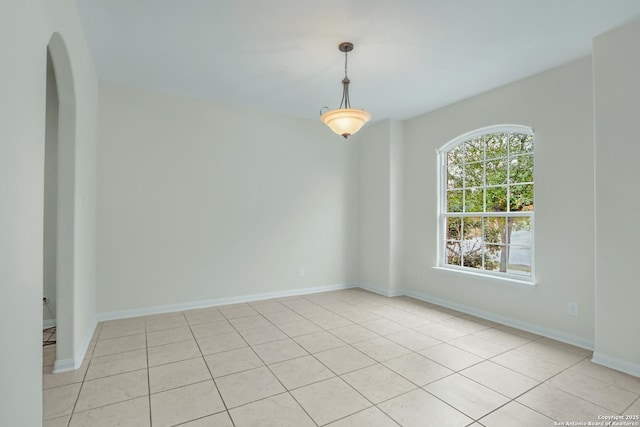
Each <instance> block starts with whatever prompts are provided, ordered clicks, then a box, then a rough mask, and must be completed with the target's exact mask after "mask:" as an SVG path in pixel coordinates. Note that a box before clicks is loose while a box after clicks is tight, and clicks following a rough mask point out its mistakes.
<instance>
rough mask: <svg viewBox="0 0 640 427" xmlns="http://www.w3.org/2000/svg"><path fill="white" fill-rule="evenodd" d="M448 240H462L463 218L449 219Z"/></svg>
mask: <svg viewBox="0 0 640 427" xmlns="http://www.w3.org/2000/svg"><path fill="white" fill-rule="evenodd" d="M447 240H462V218H460V217H449V218H447Z"/></svg>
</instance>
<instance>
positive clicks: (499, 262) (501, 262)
mask: <svg viewBox="0 0 640 427" xmlns="http://www.w3.org/2000/svg"><path fill="white" fill-rule="evenodd" d="M484 268H485V270H489V271H502V272H504V271H507V246H502V245H486V246H485V251H484Z"/></svg>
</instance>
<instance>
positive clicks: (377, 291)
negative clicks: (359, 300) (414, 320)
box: [357, 283, 405, 298]
mask: <svg viewBox="0 0 640 427" xmlns="http://www.w3.org/2000/svg"><path fill="white" fill-rule="evenodd" d="M357 286H358V287H359V288H362V289H364V290H366V291H370V292H373V293H375V294H378V295H382V296H384V297H390V298H391V297H399V296H402V295H405V293H404V291H402V290H393V291H390V290H388V289H382V288H379V287H377V286H373V285H370V284H368V283H359V284H358V285H357Z"/></svg>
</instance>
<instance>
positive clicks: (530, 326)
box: [404, 291, 593, 350]
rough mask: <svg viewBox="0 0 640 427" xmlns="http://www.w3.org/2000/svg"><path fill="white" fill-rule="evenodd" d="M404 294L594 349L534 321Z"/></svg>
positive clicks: (584, 340)
mask: <svg viewBox="0 0 640 427" xmlns="http://www.w3.org/2000/svg"><path fill="white" fill-rule="evenodd" d="M404 295H406V296H408V297H411V298H415V299H419V300H421V301H426V302H430V303H433V304H436V305H440V306H442V307H446V308H450V309H453V310H457V311H461V312H463V313H466V314H471V315H473V316H476V317H480V318H483V319H486V320H491V321H492V322H497V323H500V324H503V325H507V326H511V327H513V328H516V329H521V330H523V331H527V332H531V333H533V334H537V335H542V336H544V337H547V338H552V339H554V340H557V341H562V342H564V343H567V344H571V345H574V346H576V347H580V348H584V349H587V350H593V341H592V340H587V339H585V338H582V337H579V336H576V335H572V334H568V333H566V332H562V331H558V330H556V329H551V328H546V327H544V326H539V325H535V324H533V323H528V322H523V321H521V320H517V319H513V318H511V317H507V316H503V315H501V314H496V313H492V312H489V311H484V310H479V309H477V308H474V307H470V306H468V305H463V304H458V303H455V302H452V301H448V300H444V299H441V298H436V297H432V296H430V295H425V294H422V293H419V292H414V291H405V292H404Z"/></svg>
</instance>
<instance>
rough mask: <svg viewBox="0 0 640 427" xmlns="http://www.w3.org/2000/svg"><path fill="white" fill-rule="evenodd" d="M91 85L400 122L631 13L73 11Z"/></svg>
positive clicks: (609, 1)
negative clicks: (349, 48)
mask: <svg viewBox="0 0 640 427" xmlns="http://www.w3.org/2000/svg"><path fill="white" fill-rule="evenodd" d="M77 3H78V8H79V11H80V15H81V19H82V22H83V26H84V30H85V33H86V37H87V40H88V44H89V48H90V50H91V54H92V57H93V60H94V62H95V64H96V68H97V72H98V76H99V78H100V79H102V80H107V81H111V82H116V83H121V84H124V85H129V86H136V87H143V88H149V89H155V90H160V91H164V92H171V93H177V94H183V95H187V96H191V97H196V98H203V99H210V100H214V101H218V102H223V103H229V104H234V105H238V106H243V107H248V108H253V109H259V110H266V111H272V112H277V113H284V114H289V115H293V116H297V117H304V118H312V119H315V118H318V117H319V110H320V108H321V107H323V106H328V107H330V108H331V109H333V108H337V107H338V104H339V103H340V97H341V95H342V87H341V84H340V81H341V80H342V77H343V74H344V54H342V53H341V52H339V51H338V44H339V43H340V42H342V41H351V42H353V43H354V44H355V49H354V51H353V52H352V53H350V54H349V77H350V79H351V82H352V83H351V87H350V92H351V103H352V106H353V107H354V108H364V109H366V110H368V111H369V112H371V114H372V115H373V120H374V121H375V120H380V119H384V118H397V119H407V118H410V117H414V116H416V115H419V114H422V113H425V112H427V111H431V110H433V109H436V108H439V107H442V106H445V105H448V104H451V103H453V102H456V101H459V100H461V99H464V98H468V97H469V96H472V95H475V94H478V93H481V92H484V91H487V90H490V89H492V88H495V87H498V86H501V85H503V84H505V83H508V82H512V81H515V80H518V79H521V78H523V77H526V76H529V75H532V74H535V73H538V72H540V71H544V70H547V69H550V68H553V67H555V66H558V65H561V64H565V63H567V62H570V61H573V60H575V59H578V58H582V57H585V56H587V55H589V54H590V52H591V46H592V41H593V38H594V36H596V35H598V34H601V33H603V32H606V31H608V30H610V29H613V28H616V27H619V26H621V25H624V24H626V23H629V22H633V21H636V20H638V19H640V1H638V0H324V1H318V0H313V1H312V0H77Z"/></svg>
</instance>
